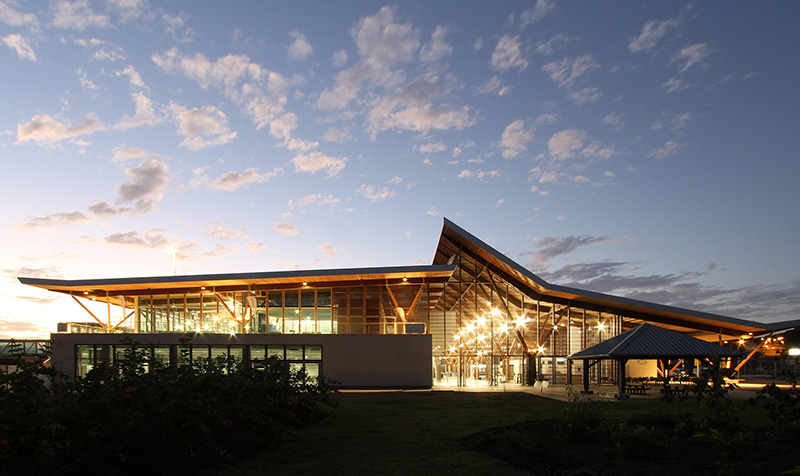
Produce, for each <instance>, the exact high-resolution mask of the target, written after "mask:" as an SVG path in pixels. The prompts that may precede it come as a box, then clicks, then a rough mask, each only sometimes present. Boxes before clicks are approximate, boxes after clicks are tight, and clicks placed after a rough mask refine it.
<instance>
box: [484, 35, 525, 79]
mask: <svg viewBox="0 0 800 476" xmlns="http://www.w3.org/2000/svg"><path fill="white" fill-rule="evenodd" d="M491 64H492V68H493V69H495V70H497V71H500V72H501V73H505V72H506V71H508V70H509V69H511V68H517V69H518V70H519V71H522V70H524V69H525V68H527V67H528V60H526V59H525V58H524V56H523V54H522V42H520V39H519V36H514V37H512V36H511V35H503V36H502V37H501V38H500V40H498V42H497V45H496V46H495V48H494V52H493V53H492V62H491Z"/></svg>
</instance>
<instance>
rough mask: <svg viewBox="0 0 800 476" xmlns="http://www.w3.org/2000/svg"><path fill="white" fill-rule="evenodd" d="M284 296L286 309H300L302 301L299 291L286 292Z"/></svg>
mask: <svg viewBox="0 0 800 476" xmlns="http://www.w3.org/2000/svg"><path fill="white" fill-rule="evenodd" d="M284 294H285V295H284V301H283V306H284V307H299V305H300V300H299V293H298V291H297V289H292V290H289V291H286V292H285V293H284Z"/></svg>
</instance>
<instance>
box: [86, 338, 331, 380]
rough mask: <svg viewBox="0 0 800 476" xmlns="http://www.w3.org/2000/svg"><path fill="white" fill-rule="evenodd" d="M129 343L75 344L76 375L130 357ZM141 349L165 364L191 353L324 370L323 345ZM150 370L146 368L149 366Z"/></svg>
mask: <svg viewBox="0 0 800 476" xmlns="http://www.w3.org/2000/svg"><path fill="white" fill-rule="evenodd" d="M129 351H130V346H129V345H124V344H118V345H114V344H86V345H76V346H75V376H76V377H85V376H86V374H87V373H88V372H89V371H90V370H92V369H93V368H94V367H95V366H97V365H99V364H103V365H117V364H121V363H124V362H125V361H126V360H127V355H128V352H129ZM139 351H142V352H146V353H147V360H150V361H158V362H160V363H162V364H164V365H168V364H177V365H182V364H185V363H186V362H185V361H184V359H185V358H186V357H188V358H189V359H190V360H191V361H192V362H194V363H195V364H198V365H202V364H204V363H206V362H208V361H210V360H215V359H224V360H226V359H230V360H232V361H234V362H248V363H249V364H250V365H258V363H259V362H264V361H265V360H266V359H268V358H270V357H274V358H277V359H279V360H285V361H287V363H288V364H289V367H288V368H289V369H291V370H296V371H299V370H304V371H305V373H306V377H308V378H318V377H319V376H320V375H321V374H322V346H321V345H197V344H183V345H181V346H178V345H153V346H141V347H139ZM145 370H146V368H145Z"/></svg>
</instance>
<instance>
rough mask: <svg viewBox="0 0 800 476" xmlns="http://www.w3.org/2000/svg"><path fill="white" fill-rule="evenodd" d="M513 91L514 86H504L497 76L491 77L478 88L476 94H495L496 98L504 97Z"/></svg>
mask: <svg viewBox="0 0 800 476" xmlns="http://www.w3.org/2000/svg"><path fill="white" fill-rule="evenodd" d="M512 89H514V86H504V85H503V82H502V81H501V80H500V78H498V77H497V76H492V77H491V78H489V80H488V81H486V82H485V83H483V84H482V85H481V86H480V87H478V89H477V92H478V94H493V93H495V92H496V93H497V95H498V96H505V95H506V94H508V93H510V92H511V90H512Z"/></svg>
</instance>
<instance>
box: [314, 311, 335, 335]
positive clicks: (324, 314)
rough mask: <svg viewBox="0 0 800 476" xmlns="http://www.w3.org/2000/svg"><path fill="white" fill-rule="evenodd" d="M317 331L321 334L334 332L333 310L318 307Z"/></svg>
mask: <svg viewBox="0 0 800 476" xmlns="http://www.w3.org/2000/svg"><path fill="white" fill-rule="evenodd" d="M317 332H319V333H320V334H332V333H333V331H332V329H331V310H330V308H328V309H317Z"/></svg>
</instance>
